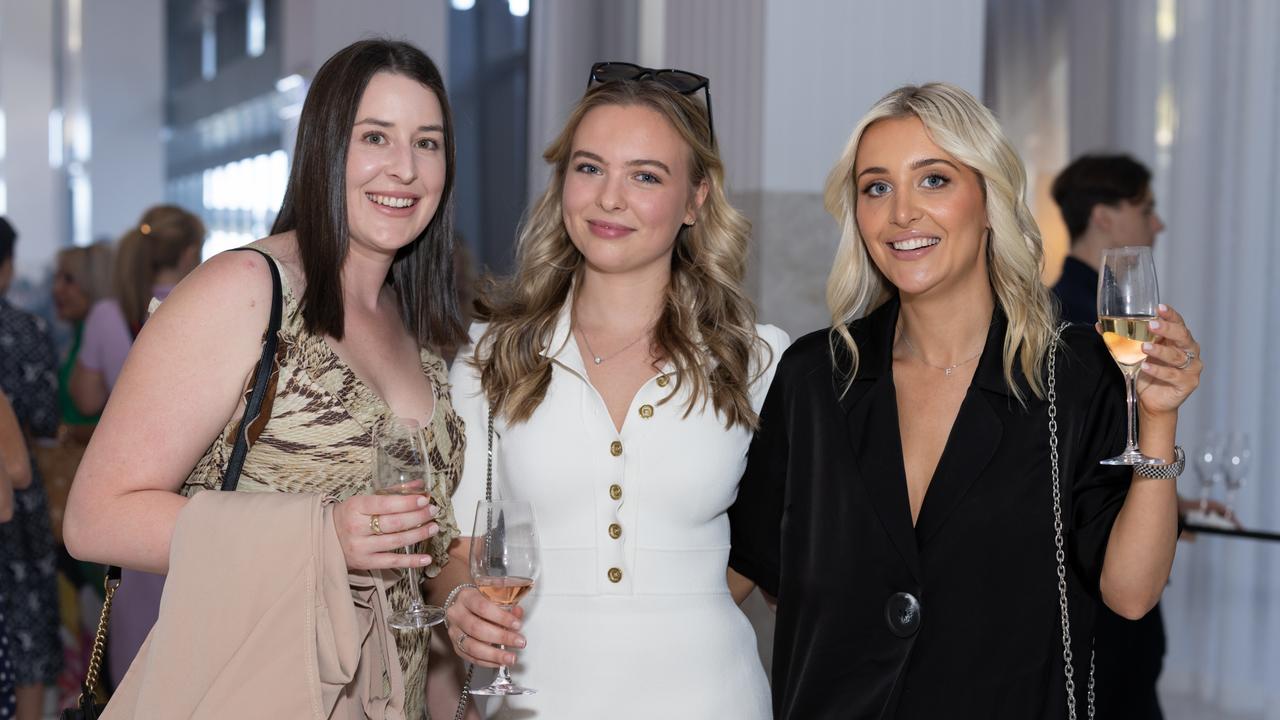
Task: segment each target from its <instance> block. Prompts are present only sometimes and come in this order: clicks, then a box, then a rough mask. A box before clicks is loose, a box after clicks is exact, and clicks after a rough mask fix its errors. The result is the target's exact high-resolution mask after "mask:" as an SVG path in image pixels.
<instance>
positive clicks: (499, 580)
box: [470, 500, 541, 695]
mask: <svg viewBox="0 0 1280 720" xmlns="http://www.w3.org/2000/svg"><path fill="white" fill-rule="evenodd" d="M470 560H471V580H472V582H474V583H475V584H476V587H477V588H478V589H479V590H480V592H481V594H483V595H484V596H485V597H487V598H489V599H490V600H492V601H493V602H495V603H497V604H498V605H499V606H500V607H502V608H503V609H504V610H510V609H511V608H513V607H515V606H516V605H517V604H518V603H519V602H520V599H521V598H522V597H524V596H525V595H526V594H528V593H529V591H530V590H532V589H533V583H534V581H535V580H537V579H538V572H539V570H541V563H540V562H539V559H538V530H537V527H536V526H535V525H534V521H533V507H532V506H531V505H530V504H529V503H527V502H523V501H516V500H482V501H480V503H479V504H478V506H477V507H476V524H475V529H474V530H473V531H472V538H471V556H470ZM535 692H537V690H532V689H530V688H527V687H522V686H520V685H517V684H516V683H515V682H514V681H513V680H512V679H511V673H510V672H509V671H508V670H507V667H506V666H505V665H503V666H502V667H500V668H498V675H497V677H495V678H494V679H493V682H491V683H489V684H488V685H486V686H485V687H482V688H478V689H473V690H471V694H472V695H532V694H533V693H535Z"/></svg>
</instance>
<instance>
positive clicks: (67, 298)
mask: <svg viewBox="0 0 1280 720" xmlns="http://www.w3.org/2000/svg"><path fill="white" fill-rule="evenodd" d="M113 260H114V254H113V253H112V251H111V245H109V244H108V243H104V242H100V243H94V244H93V245H89V246H86V247H69V248H63V249H62V250H59V251H58V257H57V260H56V265H55V267H54V271H53V307H54V311H55V312H57V314H58V319H59V320H62V321H63V322H65V323H68V324H70V325H71V345H70V346H69V347H68V349H67V353H66V355H65V356H64V357H63V359H62V362H61V364H59V366H58V410H59V412H60V414H61V416H62V424H63V426H64V427H66V428H67V430H68V431H69V433H70V434H71V435H72V437H73V438H74V439H75V440H76V441H77V442H79V443H80V444H84V443H87V442H88V441H89V434H90V433H91V432H92V431H93V426H94V425H96V424H97V422H98V417H99V416H98V414H97V413H93V414H90V415H86V414H85V413H82V412H80V410H79V409H78V408H77V407H76V404H75V402H74V401H73V400H72V399H71V373H72V371H73V370H74V369H75V366H76V361H77V360H78V359H79V357H80V348H81V346H82V344H83V340H84V326H85V319H86V318H87V317H88V316H89V310H90V309H92V308H93V306H94V305H95V304H97V303H98V301H100V300H104V299H106V298H108V297H110V296H111V293H112V287H111V284H112V277H111V276H112V273H113V272H114V268H113V265H112V262H113Z"/></svg>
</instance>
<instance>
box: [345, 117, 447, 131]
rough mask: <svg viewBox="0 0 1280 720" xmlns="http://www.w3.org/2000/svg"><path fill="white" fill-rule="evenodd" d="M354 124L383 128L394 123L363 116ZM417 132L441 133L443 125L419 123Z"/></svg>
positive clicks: (389, 126)
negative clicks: (363, 117)
mask: <svg viewBox="0 0 1280 720" xmlns="http://www.w3.org/2000/svg"><path fill="white" fill-rule="evenodd" d="M356 125H377V126H378V127H384V128H393V127H395V126H396V124H395V123H393V122H388V121H386V120H379V119H377V118H365V119H363V120H357V121H356ZM418 132H439V133H442V132H444V127H443V126H441V125H419V126H418Z"/></svg>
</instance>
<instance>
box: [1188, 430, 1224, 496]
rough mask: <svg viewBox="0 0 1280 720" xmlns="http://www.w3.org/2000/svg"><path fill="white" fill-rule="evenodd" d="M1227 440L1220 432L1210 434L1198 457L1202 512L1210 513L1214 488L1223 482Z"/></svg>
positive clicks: (1197, 465)
mask: <svg viewBox="0 0 1280 720" xmlns="http://www.w3.org/2000/svg"><path fill="white" fill-rule="evenodd" d="M1226 448H1227V438H1226V436H1225V435H1223V434H1222V433H1220V432H1210V433H1209V434H1208V435H1206V436H1205V440H1204V448H1203V449H1202V450H1201V451H1200V452H1199V453H1198V454H1197V455H1196V469H1197V470H1199V472H1200V512H1201V513H1202V514H1205V513H1208V512H1209V496H1210V495H1211V494H1212V493H1213V486H1214V485H1217V484H1218V483H1219V482H1221V481H1222V466H1223V460H1222V456H1223V453H1224V452H1226Z"/></svg>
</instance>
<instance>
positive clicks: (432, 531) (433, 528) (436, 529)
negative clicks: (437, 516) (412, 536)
mask: <svg viewBox="0 0 1280 720" xmlns="http://www.w3.org/2000/svg"><path fill="white" fill-rule="evenodd" d="M438 532H440V526H439V525H437V524H435V523H431V528H430V529H429V530H427V537H431V536H432V535H435V534H436V533H438Z"/></svg>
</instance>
